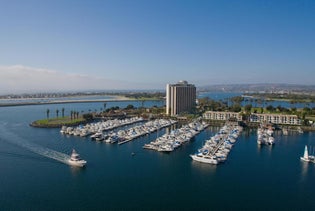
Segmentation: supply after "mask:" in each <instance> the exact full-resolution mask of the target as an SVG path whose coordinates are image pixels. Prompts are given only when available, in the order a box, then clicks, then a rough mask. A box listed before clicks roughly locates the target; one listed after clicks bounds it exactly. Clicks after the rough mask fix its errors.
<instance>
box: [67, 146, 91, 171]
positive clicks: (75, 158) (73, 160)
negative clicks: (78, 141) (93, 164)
mask: <svg viewBox="0 0 315 211" xmlns="http://www.w3.org/2000/svg"><path fill="white" fill-rule="evenodd" d="M68 162H69V164H70V165H72V166H77V167H84V166H85V165H86V163H87V162H86V161H85V160H83V159H81V158H80V155H79V154H78V153H77V152H76V151H75V150H74V149H73V150H72V154H71V156H70V158H69V160H68Z"/></svg>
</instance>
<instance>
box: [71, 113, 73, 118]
mask: <svg viewBox="0 0 315 211" xmlns="http://www.w3.org/2000/svg"><path fill="white" fill-rule="evenodd" d="M72 117H73V111H71V120H72Z"/></svg>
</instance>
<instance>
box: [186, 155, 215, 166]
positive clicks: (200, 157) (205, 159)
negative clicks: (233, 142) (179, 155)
mask: <svg viewBox="0 0 315 211" xmlns="http://www.w3.org/2000/svg"><path fill="white" fill-rule="evenodd" d="M190 157H191V158H192V159H193V160H195V161H198V162H202V163H209V164H215V165H216V164H218V160H217V159H216V158H215V157H214V156H204V155H202V154H196V155H190Z"/></svg>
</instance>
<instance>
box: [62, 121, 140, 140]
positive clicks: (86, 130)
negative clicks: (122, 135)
mask: <svg viewBox="0 0 315 211" xmlns="http://www.w3.org/2000/svg"><path fill="white" fill-rule="evenodd" d="M142 121H143V118H142V117H133V118H127V119H114V120H107V121H105V122H104V121H101V122H95V123H89V124H86V125H84V126H82V125H80V126H78V127H66V126H62V128H61V130H60V133H62V134H67V135H74V136H81V137H86V136H88V135H91V138H92V139H96V138H97V137H98V136H100V135H101V134H102V132H103V131H108V130H113V129H115V128H118V127H122V126H126V125H130V124H134V123H137V122H142Z"/></svg>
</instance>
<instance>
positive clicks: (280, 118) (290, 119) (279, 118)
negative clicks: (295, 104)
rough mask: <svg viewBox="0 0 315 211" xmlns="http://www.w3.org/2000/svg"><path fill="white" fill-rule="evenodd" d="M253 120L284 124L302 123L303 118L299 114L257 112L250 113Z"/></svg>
mask: <svg viewBox="0 0 315 211" xmlns="http://www.w3.org/2000/svg"><path fill="white" fill-rule="evenodd" d="M250 121H251V122H261V123H263V122H268V123H272V124H282V125H301V120H300V119H299V118H298V116H297V115H287V114H256V113H252V114H251V115H250Z"/></svg>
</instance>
